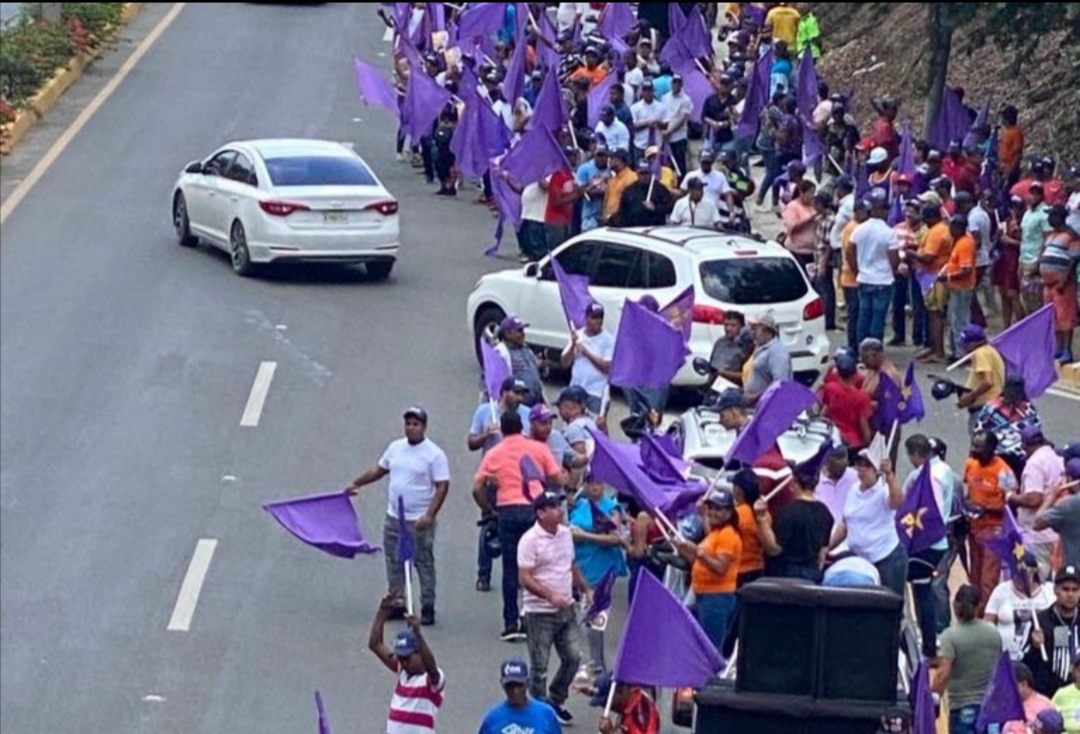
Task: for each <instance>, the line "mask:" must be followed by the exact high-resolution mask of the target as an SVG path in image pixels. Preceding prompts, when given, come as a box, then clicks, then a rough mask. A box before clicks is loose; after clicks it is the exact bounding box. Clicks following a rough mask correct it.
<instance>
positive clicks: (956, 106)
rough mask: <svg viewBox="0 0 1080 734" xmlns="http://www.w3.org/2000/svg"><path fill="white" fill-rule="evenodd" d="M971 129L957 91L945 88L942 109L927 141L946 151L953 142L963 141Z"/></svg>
mask: <svg viewBox="0 0 1080 734" xmlns="http://www.w3.org/2000/svg"><path fill="white" fill-rule="evenodd" d="M970 129H971V123H970V119H969V118H968V114H967V110H966V109H964V103H963V101H962V100H961V99H960V96H959V95H958V94H957V93H956V91H955V90H953V89H951V88H949V87H945V88H944V89H943V90H942V92H941V107H940V108H939V109H938V114H937V117H936V118H935V119H934V123H933V124H932V125H931V126H930V131H929V132H928V133H927V136H926V138H927V140H929V141H930V143H931V144H932V145H933V146H934V147H935V148H937V149H938V150H945V149H946V148H948V147H949V143H951V142H952V141H953V140H963V139H964V136H965V135H967V134H968V131H969V130H970Z"/></svg>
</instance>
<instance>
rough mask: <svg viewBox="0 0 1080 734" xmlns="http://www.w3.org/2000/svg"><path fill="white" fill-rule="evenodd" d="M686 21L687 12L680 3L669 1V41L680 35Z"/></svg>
mask: <svg viewBox="0 0 1080 734" xmlns="http://www.w3.org/2000/svg"><path fill="white" fill-rule="evenodd" d="M685 23H686V13H684V12H683V9H682V8H681V7H680V6H679V3H668V6H667V25H668V41H671V39H672V38H674V37H675V36H677V35H678V33H679V31H681V30H682V27H683V25H684V24H685Z"/></svg>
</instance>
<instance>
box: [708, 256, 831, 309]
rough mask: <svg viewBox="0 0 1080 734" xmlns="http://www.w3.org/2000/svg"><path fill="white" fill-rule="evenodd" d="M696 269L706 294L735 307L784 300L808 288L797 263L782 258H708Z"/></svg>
mask: <svg viewBox="0 0 1080 734" xmlns="http://www.w3.org/2000/svg"><path fill="white" fill-rule="evenodd" d="M699 269H700V271H701V283H702V285H703V286H704V288H705V292H706V293H707V294H708V295H709V297H711V298H715V299H716V300H718V301H723V302H724V303H730V304H732V305H737V306H742V305H748V304H757V303H788V302H790V301H797V300H799V299H800V298H802V297H803V296H805V295H806V293H807V291H808V290H809V288H808V287H807V285H806V279H805V278H803V274H802V272H801V271H800V270H799V266H798V264H796V262H795V261H794V260H788V259H787V258H782V257H764V258H747V259H742V260H740V259H732V260H709V261H707V262H703V263H701V265H700V268H699Z"/></svg>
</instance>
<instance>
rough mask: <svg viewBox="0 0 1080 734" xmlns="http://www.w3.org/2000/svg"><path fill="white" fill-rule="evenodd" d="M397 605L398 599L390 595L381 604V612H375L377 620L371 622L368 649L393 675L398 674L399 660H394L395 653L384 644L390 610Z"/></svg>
mask: <svg viewBox="0 0 1080 734" xmlns="http://www.w3.org/2000/svg"><path fill="white" fill-rule="evenodd" d="M396 603H397V597H396V596H395V595H393V594H388V595H387V596H385V597H383V599H382V601H381V602H379V610H378V611H377V612H375V619H373V620H372V621H371V632H370V633H368V649H369V650H371V651H372V652H373V653H375V657H377V658H379V661H380V662H382V664H383V665H385V666H386V668H387V670H389V671H390V672H391V673H396V672H398V666H397V660H395V659H394V651H393V650H391V649H390V648H389V646H387V644H386V643H385V642H383V628H384V627H385V626H386V619H387V617H389V616H390V609H391V608H392V607H393V606H394V605H395V604H396Z"/></svg>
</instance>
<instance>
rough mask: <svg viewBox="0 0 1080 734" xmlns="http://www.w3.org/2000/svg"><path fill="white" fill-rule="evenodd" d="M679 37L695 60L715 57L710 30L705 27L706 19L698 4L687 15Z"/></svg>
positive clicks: (673, 33)
mask: <svg viewBox="0 0 1080 734" xmlns="http://www.w3.org/2000/svg"><path fill="white" fill-rule="evenodd" d="M672 35H675V31H674V29H672ZM678 36H679V38H680V39H681V40H682V42H683V44H684V45H685V46H686V50H687V51H689V52H690V56H692V57H693V58H698V59H700V58H709V59H711V58H712V57H713V47H712V38H711V37H710V36H709V29H708V28H706V27H705V19H704V18H703V17H701V7H700V6H699V5H698V4H697V3H695V4H694V7H692V8H690V12H689V13H687V14H686V20H685V21H683V24H682V28H680V29H679V32H678Z"/></svg>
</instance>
